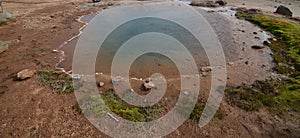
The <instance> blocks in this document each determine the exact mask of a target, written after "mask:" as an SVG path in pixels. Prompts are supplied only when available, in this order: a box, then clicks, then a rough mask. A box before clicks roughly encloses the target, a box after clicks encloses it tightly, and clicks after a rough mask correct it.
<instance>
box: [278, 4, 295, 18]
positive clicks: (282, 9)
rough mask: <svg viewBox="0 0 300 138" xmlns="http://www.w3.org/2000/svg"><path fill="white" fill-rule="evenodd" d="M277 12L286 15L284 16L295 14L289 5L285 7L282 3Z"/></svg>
mask: <svg viewBox="0 0 300 138" xmlns="http://www.w3.org/2000/svg"><path fill="white" fill-rule="evenodd" d="M275 13H277V14H281V15H284V16H289V17H292V16H293V12H292V11H291V10H290V9H289V8H287V7H285V6H282V5H280V6H279V7H278V8H277V10H276V12H275Z"/></svg>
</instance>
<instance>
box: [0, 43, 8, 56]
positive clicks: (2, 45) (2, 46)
mask: <svg viewBox="0 0 300 138" xmlns="http://www.w3.org/2000/svg"><path fill="white" fill-rule="evenodd" d="M6 50H8V44H7V43H5V42H3V41H0V54H1V53H2V52H4V51H6Z"/></svg>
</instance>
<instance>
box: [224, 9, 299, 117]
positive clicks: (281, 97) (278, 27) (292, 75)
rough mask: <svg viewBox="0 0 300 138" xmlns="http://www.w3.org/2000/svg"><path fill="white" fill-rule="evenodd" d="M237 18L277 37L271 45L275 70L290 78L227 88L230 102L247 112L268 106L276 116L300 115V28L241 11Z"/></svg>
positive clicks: (270, 17) (280, 20)
mask: <svg viewBox="0 0 300 138" xmlns="http://www.w3.org/2000/svg"><path fill="white" fill-rule="evenodd" d="M236 16H237V17H238V18H242V19H245V20H248V21H250V22H252V23H254V24H256V25H258V26H260V27H261V28H263V29H265V30H266V31H269V32H270V33H272V34H273V35H274V36H275V39H273V40H271V44H269V45H268V46H269V47H270V48H271V49H272V51H273V55H272V56H273V58H274V60H273V61H274V62H275V63H276V65H275V67H274V68H273V70H274V71H275V72H277V73H278V74H282V75H286V76H287V77H288V78H287V79H283V78H281V79H280V80H266V81H258V82H256V83H257V84H260V85H261V86H263V87H259V86H258V85H252V86H240V87H237V88H227V90H226V92H227V94H228V95H229V98H228V99H229V101H230V103H233V104H235V105H237V106H238V107H240V108H242V109H245V110H257V109H259V108H260V107H262V106H266V107H269V109H270V110H271V111H275V112H276V113H282V112H285V111H295V112H300V25H299V24H297V23H296V22H294V21H291V20H288V19H279V18H277V17H272V16H269V15H264V14H262V13H259V12H253V11H251V12H248V11H245V10H242V11H238V12H237V14H236ZM266 87H267V88H266ZM261 88H263V89H261ZM268 88H272V89H268Z"/></svg>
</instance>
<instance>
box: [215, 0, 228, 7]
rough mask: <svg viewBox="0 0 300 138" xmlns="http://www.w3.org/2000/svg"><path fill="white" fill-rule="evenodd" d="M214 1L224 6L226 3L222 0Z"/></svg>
mask: <svg viewBox="0 0 300 138" xmlns="http://www.w3.org/2000/svg"><path fill="white" fill-rule="evenodd" d="M215 3H217V4H219V5H220V6H225V5H226V4H227V2H226V1H224V0H217V1H216V2H215Z"/></svg>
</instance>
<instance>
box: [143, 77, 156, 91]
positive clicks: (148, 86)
mask: <svg viewBox="0 0 300 138" xmlns="http://www.w3.org/2000/svg"><path fill="white" fill-rule="evenodd" d="M143 86H144V90H145V91H149V90H151V89H152V88H155V84H154V83H153V82H152V81H149V80H146V82H145V83H144V84H143Z"/></svg>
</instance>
